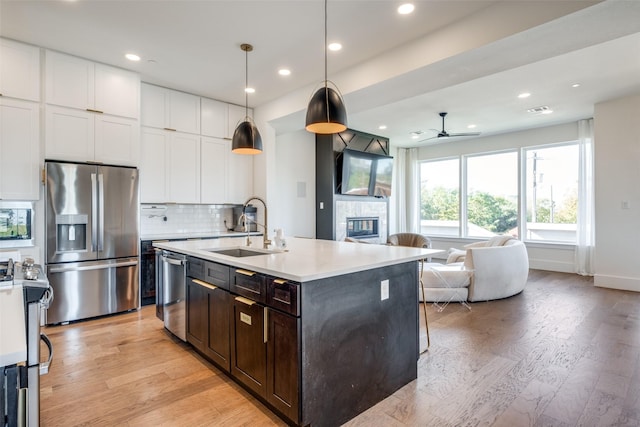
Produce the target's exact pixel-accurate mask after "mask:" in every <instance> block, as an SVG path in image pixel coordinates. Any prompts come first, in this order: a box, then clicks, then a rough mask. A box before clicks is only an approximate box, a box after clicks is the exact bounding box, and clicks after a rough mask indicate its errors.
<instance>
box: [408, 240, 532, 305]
mask: <svg viewBox="0 0 640 427" xmlns="http://www.w3.org/2000/svg"><path fill="white" fill-rule="evenodd" d="M461 258H463V260H462V261H461ZM528 276H529V257H528V255H527V248H526V246H525V245H524V243H522V242H521V241H520V240H517V239H514V238H512V237H508V236H495V237H492V238H491V239H489V240H488V241H484V242H477V243H472V244H470V245H467V246H465V250H464V251H460V250H450V252H449V257H448V259H447V264H444V265H443V264H434V263H425V265H424V271H423V272H422V276H421V277H422V281H423V283H424V286H425V294H426V300H427V301H429V302H432V301H489V300H494V299H500V298H507V297H510V296H512V295H515V294H518V293H520V292H522V290H523V289H524V287H525V285H526V283H527V278H528ZM420 298H421V300H422V290H420Z"/></svg>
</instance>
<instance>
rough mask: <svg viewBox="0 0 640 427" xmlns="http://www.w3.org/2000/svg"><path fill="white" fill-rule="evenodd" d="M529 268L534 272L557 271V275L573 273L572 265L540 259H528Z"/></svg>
mask: <svg viewBox="0 0 640 427" xmlns="http://www.w3.org/2000/svg"><path fill="white" fill-rule="evenodd" d="M529 268H532V269H534V270H545V271H557V272H558V273H575V270H574V267H573V263H568V262H560V261H553V260H549V259H540V258H538V259H536V258H529Z"/></svg>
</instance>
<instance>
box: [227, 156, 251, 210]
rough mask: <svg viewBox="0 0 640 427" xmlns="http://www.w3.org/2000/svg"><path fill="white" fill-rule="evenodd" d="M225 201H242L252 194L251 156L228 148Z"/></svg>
mask: <svg viewBox="0 0 640 427" xmlns="http://www.w3.org/2000/svg"><path fill="white" fill-rule="evenodd" d="M227 158H228V166H227V203H244V202H245V201H247V199H248V198H249V197H251V196H252V195H253V156H251V155H246V154H236V153H232V152H231V149H230V148H229V150H228V157H227Z"/></svg>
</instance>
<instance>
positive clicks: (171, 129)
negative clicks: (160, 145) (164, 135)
mask: <svg viewBox="0 0 640 427" xmlns="http://www.w3.org/2000/svg"><path fill="white" fill-rule="evenodd" d="M164 130H170V131H171V132H175V131H176V130H175V129H173V128H164Z"/></svg>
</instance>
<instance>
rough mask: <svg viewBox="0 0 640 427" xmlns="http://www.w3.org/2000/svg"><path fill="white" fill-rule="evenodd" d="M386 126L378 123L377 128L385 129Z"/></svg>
mask: <svg viewBox="0 0 640 427" xmlns="http://www.w3.org/2000/svg"><path fill="white" fill-rule="evenodd" d="M386 128H387V125H380V126H378V129H380V130H385V129H386Z"/></svg>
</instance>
